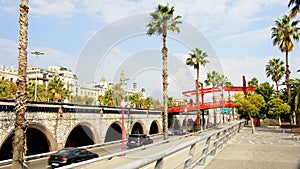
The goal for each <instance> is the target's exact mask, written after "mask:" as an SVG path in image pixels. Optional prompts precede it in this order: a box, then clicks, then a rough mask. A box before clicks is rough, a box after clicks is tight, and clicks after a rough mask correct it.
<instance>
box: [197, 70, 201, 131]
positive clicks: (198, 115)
mask: <svg viewBox="0 0 300 169" xmlns="http://www.w3.org/2000/svg"><path fill="white" fill-rule="evenodd" d="M196 70H197V81H196V91H197V93H196V94H197V119H196V120H197V124H196V130H197V131H199V130H201V129H200V126H201V122H200V105H199V82H200V81H199V79H200V77H199V76H200V73H199V65H198V66H197V67H196Z"/></svg>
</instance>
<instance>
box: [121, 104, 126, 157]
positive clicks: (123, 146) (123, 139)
mask: <svg viewBox="0 0 300 169" xmlns="http://www.w3.org/2000/svg"><path fill="white" fill-rule="evenodd" d="M125 104H126V103H125V102H124V100H122V102H121V106H122V152H123V151H125V125H124V107H125ZM123 155H124V154H123Z"/></svg>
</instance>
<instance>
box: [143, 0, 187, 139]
mask: <svg viewBox="0 0 300 169" xmlns="http://www.w3.org/2000/svg"><path fill="white" fill-rule="evenodd" d="M173 13H174V7H173V6H172V7H169V4H167V5H165V6H163V5H160V4H158V6H157V9H156V10H155V11H154V12H151V13H150V16H151V17H152V19H151V21H150V23H149V24H148V25H147V27H148V30H147V35H149V36H151V35H153V34H159V35H162V39H163V48H162V55H163V56H162V60H163V70H162V78H163V106H164V110H163V132H164V139H165V140H166V139H167V138H168V69H167V58H168V49H167V32H168V30H169V31H173V32H174V31H175V32H178V33H179V32H180V30H179V27H177V24H181V23H182V22H181V21H179V19H180V18H181V16H179V15H178V16H176V17H174V16H173Z"/></svg>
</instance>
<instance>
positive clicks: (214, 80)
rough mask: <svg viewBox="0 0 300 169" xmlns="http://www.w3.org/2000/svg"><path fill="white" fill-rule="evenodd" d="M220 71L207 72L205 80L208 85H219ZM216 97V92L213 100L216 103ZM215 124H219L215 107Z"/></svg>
mask: <svg viewBox="0 0 300 169" xmlns="http://www.w3.org/2000/svg"><path fill="white" fill-rule="evenodd" d="M219 76H220V75H219V73H218V72H216V71H214V70H213V71H212V72H209V73H207V78H206V80H205V81H204V83H205V84H206V86H209V85H212V87H217V85H218V80H219ZM215 101H216V99H215V93H213V102H214V103H215ZM214 124H215V125H216V124H217V112H216V110H215V109H214Z"/></svg>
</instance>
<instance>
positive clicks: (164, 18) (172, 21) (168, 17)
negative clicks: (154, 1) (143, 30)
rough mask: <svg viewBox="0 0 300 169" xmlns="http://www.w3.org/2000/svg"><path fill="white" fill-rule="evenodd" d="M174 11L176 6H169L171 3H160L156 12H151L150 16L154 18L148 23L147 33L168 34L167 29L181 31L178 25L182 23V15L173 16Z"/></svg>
mask: <svg viewBox="0 0 300 169" xmlns="http://www.w3.org/2000/svg"><path fill="white" fill-rule="evenodd" d="M173 13H174V7H173V6H172V7H169V4H167V5H165V6H163V5H160V4H158V6H157V9H156V10H155V11H154V12H151V13H150V16H151V17H152V20H151V21H150V23H149V24H148V25H147V27H148V30H147V35H150V36H151V35H153V34H159V35H160V34H164V33H165V34H166V31H167V30H165V29H164V27H166V29H168V30H170V31H175V32H180V30H179V28H178V27H177V24H181V23H182V22H181V21H179V19H180V18H181V16H179V15H178V16H176V17H174V16H173Z"/></svg>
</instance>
